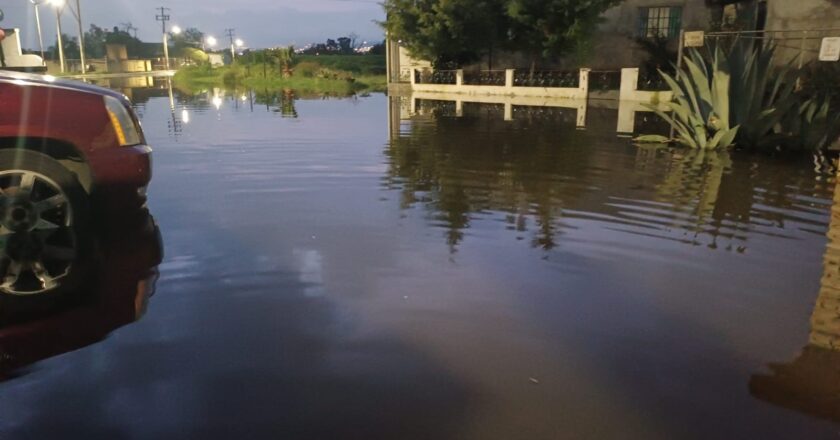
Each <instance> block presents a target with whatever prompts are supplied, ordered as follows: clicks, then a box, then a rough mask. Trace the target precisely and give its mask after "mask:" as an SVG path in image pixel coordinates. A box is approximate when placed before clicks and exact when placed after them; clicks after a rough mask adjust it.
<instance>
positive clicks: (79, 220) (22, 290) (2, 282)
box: [0, 149, 91, 320]
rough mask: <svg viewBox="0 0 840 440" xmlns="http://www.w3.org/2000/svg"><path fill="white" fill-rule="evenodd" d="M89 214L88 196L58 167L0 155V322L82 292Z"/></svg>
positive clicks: (19, 153)
mask: <svg viewBox="0 0 840 440" xmlns="http://www.w3.org/2000/svg"><path fill="white" fill-rule="evenodd" d="M89 213H90V207H89V197H88V194H87V192H85V190H84V188H83V187H82V185H81V184H80V183H79V180H78V178H77V177H76V175H75V174H74V173H72V172H70V171H69V170H68V169H67V168H65V167H64V166H62V165H61V164H60V163H59V162H58V161H56V160H55V159H53V158H51V157H48V156H46V155H44V154H41V153H37V152H32V151H26V150H17V149H15V150H0V317H2V318H9V317H10V316H9V314H10V313H11V314H12V315H19V316H12V317H13V318H16V317H20V316H22V315H23V314H28V313H25V312H27V311H29V312H35V311H43V309H44V307H51V306H53V305H55V304H57V303H59V302H63V301H64V299H66V297H68V296H70V295H69V294H70V293H71V292H75V291H77V290H79V287H80V285H81V283H82V281H83V280H84V279H85V278H86V276H87V270H86V266H87V264H86V260H87V257H88V253H89V247H90V246H91V244H90V231H89V220H90V219H89V215H90V214H89ZM59 300H60V301H59ZM4 320H5V319H4Z"/></svg>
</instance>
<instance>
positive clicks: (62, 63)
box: [55, 8, 67, 73]
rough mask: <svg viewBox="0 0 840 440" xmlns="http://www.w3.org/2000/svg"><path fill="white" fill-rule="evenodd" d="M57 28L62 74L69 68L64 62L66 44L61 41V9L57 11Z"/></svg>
mask: <svg viewBox="0 0 840 440" xmlns="http://www.w3.org/2000/svg"><path fill="white" fill-rule="evenodd" d="M55 28H56V30H57V32H56V35H57V37H56V38H57V39H58V41H57V44H58V59H59V64H60V65H61V73H64V71H65V70H66V69H67V67H66V64H65V62H64V42H63V41H61V40H62V38H61V9H60V8H56V10H55Z"/></svg>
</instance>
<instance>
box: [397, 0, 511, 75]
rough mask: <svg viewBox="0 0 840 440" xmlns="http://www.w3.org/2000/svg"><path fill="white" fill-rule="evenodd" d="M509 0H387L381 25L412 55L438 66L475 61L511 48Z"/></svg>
mask: <svg viewBox="0 0 840 440" xmlns="http://www.w3.org/2000/svg"><path fill="white" fill-rule="evenodd" d="M506 3H507V0H416V1H415V0H386V1H385V3H384V4H383V7H384V8H385V14H386V16H387V19H386V21H385V22H384V23H381V24H382V25H383V26H384V27H385V29H386V30H387V31H388V33H389V34H390V35H391V38H393V39H395V40H400V41H401V42H402V44H404V45H405V46H406V47H407V48H408V50H409V51H410V52H411V53H412V55H414V56H416V57H420V58H425V59H428V60H431V61H432V62H433V63H434V64H435V65H436V66H441V65H446V64H449V63H456V64H463V63H468V62H471V61H475V60H477V59H479V58H480V57H481V55H482V54H484V53H489V52H492V50H493V49H494V48H498V47H505V46H507V36H506V35H507V30H508V25H509V18H508V17H507V14H506Z"/></svg>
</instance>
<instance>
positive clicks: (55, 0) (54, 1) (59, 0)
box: [47, 0, 66, 73]
mask: <svg viewBox="0 0 840 440" xmlns="http://www.w3.org/2000/svg"><path fill="white" fill-rule="evenodd" d="M47 2H48V3H49V4H50V6H52V7H54V8H55V28H56V38H57V39H58V43H57V45H58V60H59V65H60V66H61V73H64V71H65V70H66V67H65V66H66V64H65V62H64V43H63V42H62V41H61V10H62V9H63V8H64V0H47Z"/></svg>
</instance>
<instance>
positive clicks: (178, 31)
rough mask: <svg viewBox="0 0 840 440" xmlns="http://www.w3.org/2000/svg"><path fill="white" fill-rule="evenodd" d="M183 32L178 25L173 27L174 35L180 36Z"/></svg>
mask: <svg viewBox="0 0 840 440" xmlns="http://www.w3.org/2000/svg"><path fill="white" fill-rule="evenodd" d="M181 32H182V30H181V27H180V26H178V25H177V24H176V25H174V26H172V35H180V34H181Z"/></svg>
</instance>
